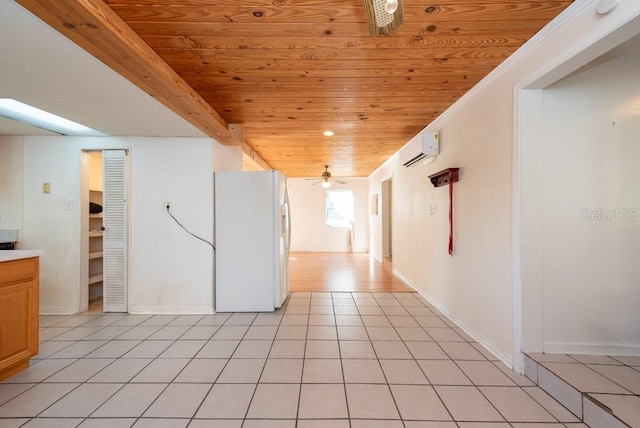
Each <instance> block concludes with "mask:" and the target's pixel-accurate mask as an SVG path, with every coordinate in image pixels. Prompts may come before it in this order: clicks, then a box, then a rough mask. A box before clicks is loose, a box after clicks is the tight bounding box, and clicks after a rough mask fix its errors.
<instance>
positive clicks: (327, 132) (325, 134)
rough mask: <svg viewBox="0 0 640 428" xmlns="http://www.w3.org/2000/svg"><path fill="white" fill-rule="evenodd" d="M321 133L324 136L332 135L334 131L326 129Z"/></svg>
mask: <svg viewBox="0 0 640 428" xmlns="http://www.w3.org/2000/svg"><path fill="white" fill-rule="evenodd" d="M322 135H324V136H325V137H333V135H334V133H333V131H329V130H327V131H324V132H323V133H322Z"/></svg>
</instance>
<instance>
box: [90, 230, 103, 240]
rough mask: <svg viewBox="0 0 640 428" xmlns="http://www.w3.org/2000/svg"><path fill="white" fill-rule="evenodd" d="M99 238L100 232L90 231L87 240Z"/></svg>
mask: <svg viewBox="0 0 640 428" xmlns="http://www.w3.org/2000/svg"><path fill="white" fill-rule="evenodd" d="M99 236H102V230H90V231H89V238H97V237H99Z"/></svg>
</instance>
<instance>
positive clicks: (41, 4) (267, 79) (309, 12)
mask: <svg viewBox="0 0 640 428" xmlns="http://www.w3.org/2000/svg"><path fill="white" fill-rule="evenodd" d="M18 2H19V3H20V4H22V5H24V6H25V7H26V8H27V9H29V10H31V11H32V12H34V13H35V14H36V15H38V16H39V17H40V18H42V19H43V20H45V22H48V23H49V24H50V25H52V26H53V27H54V28H56V29H58V30H59V31H60V32H62V33H63V34H65V35H67V36H68V37H70V38H71V39H72V40H74V41H76V43H78V44H80V45H81V46H82V47H83V48H85V49H87V50H88V51H89V52H90V53H92V54H93V55H95V56H96V57H98V58H99V59H101V60H102V61H103V62H105V63H106V64H107V65H109V66H111V67H112V68H114V69H115V70H116V71H118V72H119V73H121V74H123V75H124V76H125V77H127V78H129V79H130V80H131V81H133V82H134V83H135V84H137V85H138V86H140V87H141V88H142V89H144V90H146V91H147V92H149V93H151V94H152V95H153V96H156V97H157V98H158V99H159V100H160V101H162V102H163V103H165V104H166V105H168V106H169V107H170V108H172V109H173V110H174V111H176V112H178V113H179V114H181V115H182V116H183V117H185V118H186V119H187V120H189V121H190V122H191V123H194V124H195V125H196V126H198V127H199V128H200V129H202V130H203V131H204V132H206V133H207V134H208V135H211V136H212V137H215V138H218V139H219V140H221V141H223V142H224V143H228V144H234V143H236V144H238V143H239V142H238V141H237V135H238V134H233V133H225V131H226V129H225V127H228V124H242V125H243V130H244V141H245V142H246V143H247V144H248V146H250V147H251V148H253V150H255V152H257V154H258V155H259V156H261V157H262V158H263V159H264V160H265V161H266V162H267V163H268V164H269V165H270V166H271V167H272V168H275V169H279V170H282V171H284V172H286V174H287V175H288V176H290V177H313V176H318V175H319V174H320V173H321V172H322V171H323V165H324V164H329V165H330V171H331V172H332V174H333V175H334V176H344V177H364V176H367V175H368V174H370V173H371V172H372V171H373V170H374V169H375V168H377V167H378V166H379V165H380V164H381V163H382V162H384V161H385V160H386V159H387V158H388V157H389V156H390V155H392V154H393V153H394V152H395V151H396V150H398V149H399V148H400V147H401V146H402V145H403V144H404V143H406V142H407V141H408V140H409V139H410V138H411V137H413V136H414V135H415V134H416V133H418V132H419V131H420V130H421V129H422V128H423V127H425V126H426V125H427V124H428V123H430V122H431V121H432V120H433V119H434V118H436V117H437V116H438V115H439V114H441V113H442V112H443V111H444V110H446V109H447V107H449V106H451V104H452V103H453V102H455V101H456V100H457V99H458V98H459V97H460V96H462V95H463V94H464V93H465V92H467V91H468V90H469V89H471V87H473V86H474V85H475V84H476V83H477V82H478V81H479V80H480V79H482V78H483V77H484V76H486V75H487V74H488V73H489V72H491V71H492V70H493V69H494V68H496V67H497V66H498V65H499V64H500V63H501V62H502V61H503V60H504V59H506V58H507V57H508V56H509V55H510V54H512V53H513V52H514V51H515V50H516V49H517V48H518V47H520V46H521V45H522V44H523V43H524V42H525V41H527V40H528V39H529V38H531V36H533V35H534V34H535V33H536V32H537V31H539V30H540V29H541V28H542V27H543V26H545V25H546V24H547V23H548V22H549V21H550V20H551V19H553V18H554V17H555V16H556V15H558V14H559V13H560V12H561V11H562V10H564V9H565V8H566V7H567V6H568V5H569V4H570V3H571V0H534V1H524V0H476V1H472V0H434V1H419V0H404V1H403V7H404V24H402V25H401V26H400V28H399V29H397V30H396V31H395V32H394V33H393V34H391V35H389V36H384V37H371V36H369V33H368V29H367V23H366V20H365V16H364V12H363V0H335V1H326V0H255V1H244V0H224V1H212V0H181V1H169V0H106V1H104V2H103V0H18ZM72 11H73V13H72ZM74 19H75V20H76V21H73V20H74ZM124 23H126V25H124ZM91 25H93V26H94V27H96V28H93V27H91ZM96 29H97V30H99V31H91V30H96ZM131 30H133V31H131ZM87 32H88V34H87ZM100 38H102V41H100V40H99V39H100ZM123 43H124V44H125V46H122V49H121V50H122V52H119V51H118V46H119V45H122V44H123ZM134 48H135V49H134ZM149 48H151V49H149ZM127 49H129V51H128V52H125V50H127ZM135 55H140V58H141V60H140V61H138V62H137V63H135V68H134V67H133V66H132V65H131V60H132V57H133V56H135ZM167 65H168V67H167V68H170V69H172V70H165V69H164V67H166V66H167ZM158 69H159V70H162V73H158V72H157V70H158ZM154 70H155V71H154ZM171 71H173V72H175V73H173V74H172V73H171ZM162 79H169V80H170V81H171V82H172V83H171V87H167V86H166V85H167V82H161V80H162ZM163 85H164V87H163ZM185 100H186V102H188V103H195V105H196V107H193V104H191V107H188V108H185V107H184V103H185ZM202 100H204V103H202ZM200 104H203V105H200ZM209 106H210V107H209ZM211 108H212V110H214V111H213V112H211V111H210V110H211ZM207 115H210V116H211V117H213V119H214V120H213V122H211V121H210V120H209V122H208V123H207V120H208V119H209V118H208V117H206V116H207ZM203 123H204V124H203ZM325 130H332V131H333V132H334V133H335V135H334V136H333V137H325V136H324V135H323V131H325ZM245 150H250V148H249V147H247V146H245Z"/></svg>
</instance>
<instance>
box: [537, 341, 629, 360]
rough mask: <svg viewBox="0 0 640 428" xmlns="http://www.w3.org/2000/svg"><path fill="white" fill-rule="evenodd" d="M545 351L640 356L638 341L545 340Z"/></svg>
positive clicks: (551, 352) (550, 352) (552, 352)
mask: <svg viewBox="0 0 640 428" xmlns="http://www.w3.org/2000/svg"><path fill="white" fill-rule="evenodd" d="M544 352H545V353H549V354H590V355H620V356H630V357H639V356H640V344H638V343H606V342H605V343H570V342H545V344H544Z"/></svg>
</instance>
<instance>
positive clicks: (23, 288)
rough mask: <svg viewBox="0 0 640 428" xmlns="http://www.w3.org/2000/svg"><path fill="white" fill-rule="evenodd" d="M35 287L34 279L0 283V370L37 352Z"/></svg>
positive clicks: (36, 285) (36, 284)
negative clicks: (15, 282)
mask: <svg viewBox="0 0 640 428" xmlns="http://www.w3.org/2000/svg"><path fill="white" fill-rule="evenodd" d="M37 287H38V283H37V280H36V279H31V280H25V281H22V282H19V283H17V284H12V285H5V286H2V287H0V372H1V371H2V370H4V369H7V368H9V367H11V366H14V365H16V364H18V363H20V362H21V361H26V360H28V359H29V357H31V356H32V355H34V354H36V353H37V352H38V326H37V308H38V305H37V303H36V300H37V298H38V296H37V292H36V290H37ZM34 307H35V308H36V313H35V316H34ZM34 320H35V324H34Z"/></svg>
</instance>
